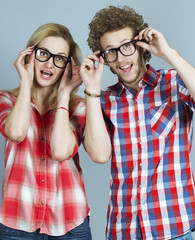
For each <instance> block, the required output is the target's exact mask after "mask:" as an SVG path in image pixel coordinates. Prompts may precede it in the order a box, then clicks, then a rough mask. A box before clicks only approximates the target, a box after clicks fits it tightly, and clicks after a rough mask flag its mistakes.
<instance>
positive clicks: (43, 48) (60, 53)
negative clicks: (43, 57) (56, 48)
mask: <svg viewBox="0 0 195 240" xmlns="http://www.w3.org/2000/svg"><path fill="white" fill-rule="evenodd" d="M39 48H42V49H44V50H46V51H48V52H50V53H52V52H51V51H49V49H47V48H46V47H41V46H39ZM52 54H54V55H62V54H63V55H64V57H66V54H65V53H63V52H62V53H61V52H59V53H57V54H55V53H52Z"/></svg>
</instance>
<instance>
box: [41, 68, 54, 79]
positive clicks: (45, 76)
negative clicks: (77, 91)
mask: <svg viewBox="0 0 195 240" xmlns="http://www.w3.org/2000/svg"><path fill="white" fill-rule="evenodd" d="M41 76H42V78H43V79H50V78H51V77H52V76H53V73H52V72H50V71H46V70H41Z"/></svg>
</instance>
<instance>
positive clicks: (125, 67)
mask: <svg viewBox="0 0 195 240" xmlns="http://www.w3.org/2000/svg"><path fill="white" fill-rule="evenodd" d="M128 67H130V65H126V66H124V67H121V69H125V68H128Z"/></svg>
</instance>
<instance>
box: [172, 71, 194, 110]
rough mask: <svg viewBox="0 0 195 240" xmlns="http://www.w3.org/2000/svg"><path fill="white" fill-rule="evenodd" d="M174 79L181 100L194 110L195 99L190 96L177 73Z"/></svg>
mask: <svg viewBox="0 0 195 240" xmlns="http://www.w3.org/2000/svg"><path fill="white" fill-rule="evenodd" d="M176 79H177V83H178V89H179V95H180V98H181V100H182V101H183V102H185V104H187V105H188V106H189V107H190V108H191V110H193V111H194V109H195V101H194V99H193V98H192V96H191V94H190V92H189V90H188V88H187V87H186V85H185V83H184V82H183V80H182V79H181V77H180V76H179V74H178V73H177V74H176Z"/></svg>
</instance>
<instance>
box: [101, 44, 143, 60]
mask: <svg viewBox="0 0 195 240" xmlns="http://www.w3.org/2000/svg"><path fill="white" fill-rule="evenodd" d="M138 41H141V40H133V41H129V42H126V43H123V44H122V45H121V46H120V47H118V48H111V49H107V50H105V51H101V52H100V54H99V55H100V56H102V57H103V59H104V61H105V62H107V63H112V62H114V61H116V59H117V57H118V51H120V53H121V54H122V55H123V56H131V55H133V54H134V53H135V51H136V45H135V44H136V42H138Z"/></svg>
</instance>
